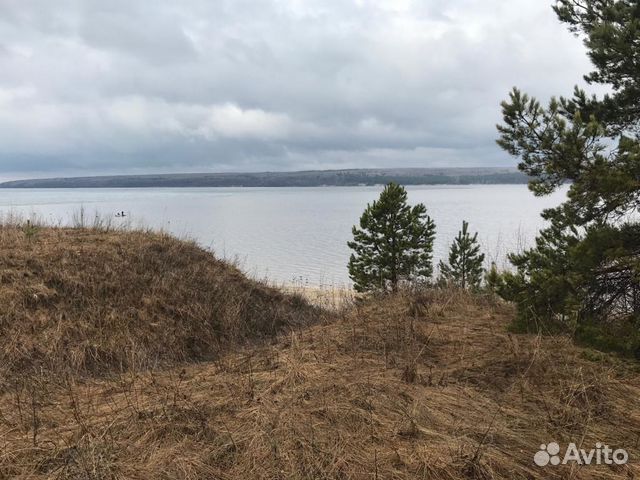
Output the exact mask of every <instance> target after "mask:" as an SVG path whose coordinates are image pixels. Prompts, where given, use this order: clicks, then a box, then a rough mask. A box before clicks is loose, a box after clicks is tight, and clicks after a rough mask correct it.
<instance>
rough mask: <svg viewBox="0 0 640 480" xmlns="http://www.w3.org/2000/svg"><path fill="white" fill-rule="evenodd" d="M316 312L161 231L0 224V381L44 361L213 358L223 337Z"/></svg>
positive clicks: (148, 362)
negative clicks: (1, 342)
mask: <svg viewBox="0 0 640 480" xmlns="http://www.w3.org/2000/svg"><path fill="white" fill-rule="evenodd" d="M319 314H320V310H319V309H318V308H314V307H311V306H310V305H309V304H307V303H306V301H304V300H303V299H302V298H301V297H299V296H292V295H284V294H283V293H282V292H280V291H278V290H276V289H274V288H269V287H267V286H265V285H264V284H262V283H259V282H254V281H251V280H248V279H247V278H246V277H245V276H244V275H243V274H242V273H241V272H240V271H239V270H238V269H236V268H235V267H233V266H232V265H230V264H228V263H226V262H222V261H220V260H217V259H216V258H214V257H213V255H211V254H210V253H208V252H206V251H204V250H202V249H201V248H199V247H197V246H196V245H195V243H191V242H184V241H179V240H177V239H175V238H173V237H171V236H169V235H163V234H156V233H151V232H141V231H126V232H125V231H104V230H99V229H65V228H39V227H33V226H27V225H22V226H17V225H13V226H6V225H5V226H4V227H1V228H0V337H1V338H3V340H4V342H3V346H2V348H1V349H0V388H1V387H2V384H3V382H6V381H8V379H10V378H11V377H12V376H14V375H16V374H25V373H31V372H33V371H40V370H42V369H44V370H47V371H50V372H54V373H56V374H60V373H61V372H62V373H65V374H77V373H91V374H95V373H104V372H108V373H113V372H114V371H128V370H130V369H132V368H133V369H143V368H149V367H153V366H158V365H167V364H171V363H176V362H185V361H198V360H211V359H213V358H215V357H216V356H217V355H218V354H219V352H220V350H221V348H222V347H223V346H224V344H227V343H229V342H233V343H237V342H240V341H242V340H245V339H248V338H256V337H260V336H272V335H274V334H275V333H276V332H278V331H281V330H283V329H287V328H290V327H294V326H299V325H301V324H307V323H309V322H312V321H316V320H317V317H318V316H319Z"/></svg>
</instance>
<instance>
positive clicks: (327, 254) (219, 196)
mask: <svg viewBox="0 0 640 480" xmlns="http://www.w3.org/2000/svg"><path fill="white" fill-rule="evenodd" d="M380 190H381V187H318V188H157V189H155V188H147V189H28V190H2V189H0V210H1V211H2V213H4V214H7V213H14V214H20V215H26V216H37V217H40V218H42V219H44V220H46V221H48V222H50V223H56V224H68V223H71V221H72V218H73V214H74V212H76V213H77V212H78V211H79V210H80V208H81V207H84V210H85V211H86V213H87V217H88V218H89V220H90V221H91V219H92V218H93V217H94V216H95V215H96V213H98V214H100V215H104V216H109V217H112V218H113V222H114V225H118V224H120V223H122V224H124V223H125V222H126V223H127V224H132V225H133V226H148V227H153V228H157V229H164V230H167V231H169V232H171V233H173V234H176V235H178V236H181V237H191V238H194V239H196V240H197V241H198V242H199V243H200V244H202V245H203V246H205V247H209V248H211V249H213V250H214V251H215V252H216V253H217V254H218V255H219V256H224V257H226V258H233V259H237V260H238V261H239V262H240V265H241V267H242V268H243V269H244V270H245V271H246V272H247V273H249V274H251V275H253V276H257V277H261V278H262V277H268V278H269V279H271V280H273V281H276V282H285V283H292V282H295V283H302V284H310V285H322V284H330V285H342V284H345V283H348V281H349V278H348V275H347V270H346V263H347V261H348V258H349V249H348V247H347V246H346V242H347V240H348V239H349V238H350V237H351V227H352V225H353V224H354V223H357V221H358V218H359V216H360V214H361V213H362V210H363V209H364V207H365V206H366V204H367V202H370V201H372V200H374V199H375V198H376V197H377V196H378V194H379V192H380ZM407 190H408V192H409V201H410V202H411V203H416V202H422V203H424V204H425V205H426V206H427V209H428V211H429V214H430V215H431V216H432V217H433V218H434V220H435V222H436V226H437V239H436V245H435V257H436V261H437V260H438V259H440V258H443V257H445V256H446V253H447V250H448V245H449V244H450V243H451V240H452V239H453V237H454V236H455V235H456V234H457V232H458V230H459V229H460V226H461V223H462V220H463V219H466V220H468V221H469V223H470V228H471V229H472V230H473V231H476V230H477V231H478V232H479V235H478V238H479V239H480V241H481V243H482V246H483V248H484V251H485V253H486V254H487V259H488V260H495V261H497V262H498V264H499V265H503V264H504V263H505V255H506V253H508V252H509V251H513V250H518V249H521V248H523V247H524V246H526V245H529V244H531V242H532V240H533V238H534V237H535V235H536V233H537V231H538V230H539V229H540V228H541V227H542V226H544V222H543V221H542V220H541V219H540V216H539V214H540V212H541V211H542V209H544V208H547V207H551V206H555V205H557V204H559V203H560V202H561V201H562V200H563V198H564V195H565V193H564V191H563V192H559V193H557V194H554V195H553V196H550V197H545V198H535V197H534V196H533V195H532V194H531V193H530V192H529V191H528V190H527V188H526V186H523V185H473V186H434V187H431V186H429V187H427V186H424V187H409V188H408V189H407ZM119 211H125V212H126V213H127V217H126V218H125V219H121V218H116V217H115V212H119Z"/></svg>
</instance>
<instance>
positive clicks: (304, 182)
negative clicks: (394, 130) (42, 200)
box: [0, 167, 527, 188]
mask: <svg viewBox="0 0 640 480" xmlns="http://www.w3.org/2000/svg"><path fill="white" fill-rule="evenodd" d="M391 181H393V182H397V183H401V184H403V185H471V184H523V183H527V177H526V176H525V175H524V174H523V173H521V172H519V171H517V170H516V169H514V168H497V167H487V168H384V169H377V168H376V169H351V170H310V171H300V172H256V173H180V174H160V175H112V176H96V177H69V178H42V179H30V180H14V181H10V182H4V183H0V188H121V187H125V188H126V187H137V188H140V187H318V186H324V185H327V186H359V185H378V184H384V183H388V182H391Z"/></svg>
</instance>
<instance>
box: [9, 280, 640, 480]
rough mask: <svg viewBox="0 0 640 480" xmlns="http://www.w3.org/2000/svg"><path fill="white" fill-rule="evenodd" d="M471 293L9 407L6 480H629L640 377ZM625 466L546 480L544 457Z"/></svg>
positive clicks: (37, 385) (49, 389) (639, 419)
mask: <svg viewBox="0 0 640 480" xmlns="http://www.w3.org/2000/svg"><path fill="white" fill-rule="evenodd" d="M512 318H513V311H512V309H511V308H510V307H509V306H504V305H494V304H492V303H491V302H488V301H485V300H482V299H477V298H473V297H471V296H469V295H466V294H461V293H459V292H447V291H435V292H425V293H420V294H414V295H407V296H403V295H398V296H393V297H385V298H381V299H369V300H366V301H364V302H362V303H358V304H356V305H355V306H353V307H351V308H346V310H345V311H344V312H343V314H342V315H340V316H339V318H336V319H334V320H332V321H327V322H323V323H321V324H318V325H312V326H310V327H307V328H302V329H298V330H297V331H292V332H291V333H290V334H288V335H284V336H281V337H280V338H279V340H277V342H275V343H272V344H268V345H267V344H264V343H263V344H261V345H253V346H246V347H245V348H242V349H239V350H236V351H230V352H228V353H227V354H226V355H224V356H221V357H220V358H218V359H217V360H216V361H215V362H210V363H207V362H203V363H198V364H191V365H188V364H185V365H182V366H180V367H178V368H173V369H168V370H164V371H158V370H156V371H147V372H142V373H140V372H136V371H129V372H126V373H124V374H122V375H121V376H120V377H119V378H117V379H114V378H95V379H92V378H88V379H85V380H84V381H77V380H76V379H74V378H69V379H58V378H40V379H30V381H29V382H28V383H27V382H25V383H24V384H23V385H22V386H16V387H15V388H13V389H12V390H10V391H7V392H6V393H4V394H0V413H1V415H0V478H25V479H26V478H29V479H41V478H42V479H44V478H58V479H78V478H82V479H128V478H139V479H143V478H144V479H147V478H148V479H166V480H169V479H171V480H173V479H184V480H187V479H190V480H191V479H193V480H195V479H221V480H226V479H229V480H231V479H265V480H276V479H294V480H302V479H336V480H338V479H353V480H365V479H367V480H376V479H379V480H382V479H403V480H409V479H436V480H458V479H460V480H462V479H479V480H489V479H505V480H506V479H508V480H513V479H558V480H560V479H587V478H589V479H623V478H624V479H629V478H637V477H638V475H640V471H639V468H638V463H637V461H638V458H639V456H640V450H639V448H638V432H640V410H639V409H638V398H640V375H639V374H638V371H637V369H636V368H635V366H634V365H633V364H627V363H624V362H621V361H619V360H616V359H615V358H613V357H609V356H607V355H604V354H598V353H595V352H591V351H589V350H582V349H579V348H576V347H575V346H574V345H573V344H572V342H571V341H570V340H569V339H568V338H565V337H551V336H549V337H539V336H534V335H528V334H509V333H508V332H507V326H508V325H509V323H510V322H511V320H512ZM551 441H556V442H559V443H560V444H561V445H562V446H563V448H564V447H566V445H567V443H568V442H575V443H577V444H579V445H580V446H581V448H585V449H586V450H587V451H588V450H590V449H592V448H594V447H595V444H596V442H602V443H606V444H608V445H610V446H612V447H614V448H625V449H627V451H628V452H629V454H630V458H631V463H630V464H629V465H625V466H615V465H614V466H609V465H600V466H597V465H596V466H582V467H578V466H576V465H573V466H570V465H568V466H548V467H545V468H541V467H538V466H535V465H534V463H533V456H534V454H535V453H536V452H537V451H538V449H539V447H540V445H541V444H543V443H544V444H546V443H549V442H551Z"/></svg>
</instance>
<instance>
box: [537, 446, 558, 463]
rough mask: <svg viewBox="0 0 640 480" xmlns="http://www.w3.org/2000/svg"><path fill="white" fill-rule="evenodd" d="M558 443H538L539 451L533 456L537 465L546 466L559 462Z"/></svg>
mask: <svg viewBox="0 0 640 480" xmlns="http://www.w3.org/2000/svg"><path fill="white" fill-rule="evenodd" d="M558 453H560V445H558V444H557V443H556V442H551V443H549V444H547V445H545V444H544V443H543V444H542V445H540V451H539V452H538V453H536V454H535V455H534V456H533V462H534V463H535V464H536V465H538V466H539V467H546V466H547V465H549V464H551V465H558V464H560V457H559V456H558Z"/></svg>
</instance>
